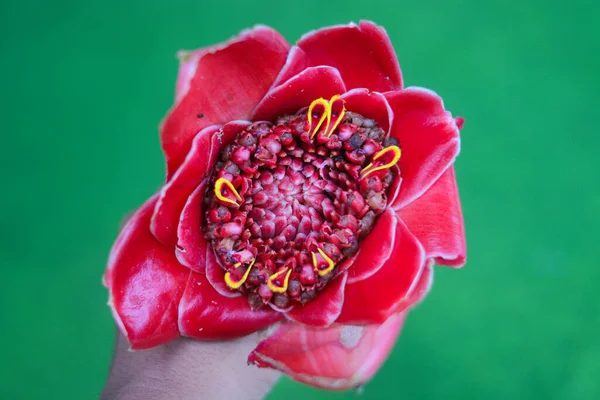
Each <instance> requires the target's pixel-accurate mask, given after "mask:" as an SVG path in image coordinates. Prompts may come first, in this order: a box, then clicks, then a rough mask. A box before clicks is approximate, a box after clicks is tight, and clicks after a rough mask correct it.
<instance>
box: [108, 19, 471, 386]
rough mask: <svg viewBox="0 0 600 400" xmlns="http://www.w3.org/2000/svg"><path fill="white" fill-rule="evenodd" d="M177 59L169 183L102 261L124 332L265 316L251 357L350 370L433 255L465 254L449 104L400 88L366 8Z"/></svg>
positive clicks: (335, 379)
mask: <svg viewBox="0 0 600 400" xmlns="http://www.w3.org/2000/svg"><path fill="white" fill-rule="evenodd" d="M180 58H181V67H180V71H179V76H178V78H177V89H176V101H175V105H174V106H173V108H172V109H171V111H170V112H169V114H168V115H167V117H166V119H165V120H164V121H163V124H162V127H161V141H162V147H163V150H164V152H165V156H166V160H167V181H166V183H165V185H164V186H163V187H162V189H161V190H160V192H159V193H157V194H156V195H154V196H152V197H151V198H150V199H149V200H148V201H147V202H146V203H145V204H144V205H143V206H141V207H140V209H139V210H138V211H137V212H136V213H135V214H134V215H133V216H132V217H131V219H130V220H129V222H128V223H127V224H126V226H125V227H124V228H123V230H122V232H121V234H120V235H119V238H118V239H117V241H116V243H115V245H114V247H113V249H112V251H111V254H110V259H109V262H108V268H107V271H106V274H105V283H106V286H107V287H108V288H109V292H110V301H109V303H110V305H111V308H112V311H113V314H114V318H115V320H116V321H117V323H118V325H119V327H120V329H121V330H122V331H123V333H124V334H125V335H126V336H127V338H128V340H129V342H130V343H131V347H132V348H133V349H144V348H148V347H152V346H157V345H159V344H161V343H164V342H167V341H169V340H172V339H175V338H176V337H178V336H180V335H183V336H188V337H193V338H197V339H202V340H211V339H227V338H234V337H238V336H242V335H247V334H250V333H252V332H255V331H258V330H263V329H265V328H268V327H271V329H270V330H269V334H268V336H267V337H266V339H264V340H263V341H262V342H261V343H260V344H259V345H258V347H257V348H256V349H255V350H254V351H253V352H252V353H251V354H250V356H249V361H250V362H252V363H254V364H256V365H258V366H260V367H270V368H276V369H279V370H281V371H283V372H284V373H286V374H288V375H290V376H291V377H292V378H294V379H296V380H299V381H301V382H305V383H308V384H311V385H314V386H319V387H324V388H332V389H343V388H350V387H354V386H357V385H359V384H361V383H364V382H365V381H366V380H368V379H369V378H370V377H371V376H372V375H373V374H374V372H375V371H376V370H377V369H378V367H379V366H380V365H381V363H382V362H383V360H384V359H385V358H386V356H387V354H388V353H389V351H390V349H391V347H392V346H393V343H394V341H395V339H396V337H397V335H398V333H399V331H400V328H401V326H402V323H403V320H404V317H405V314H406V311H407V310H408V309H409V308H410V307H411V306H413V305H414V304H416V303H417V302H418V301H419V300H421V299H422V298H423V296H424V295H425V294H426V293H427V291H428V290H429V288H430V286H431V281H432V275H433V272H432V266H433V263H434V262H435V263H437V264H441V265H450V266H455V267H459V266H462V265H463V264H464V262H465V237H464V227H463V218H462V211H461V206H460V201H459V197H458V191H457V187H456V181H455V176H454V168H453V163H454V160H455V158H456V156H457V154H458V152H459V148H460V139H459V128H460V127H461V125H462V119H461V118H456V119H454V118H452V116H451V115H450V113H449V112H447V111H445V109H444V105H443V103H442V99H441V98H440V97H439V96H438V95H436V94H435V93H433V92H431V91H429V90H427V89H422V88H407V89H403V88H402V77H401V74H400V68H399V65H398V62H397V59H396V55H395V53H394V50H393V48H392V45H391V43H390V41H389V39H388V37H387V35H386V33H385V31H384V30H383V29H382V28H381V27H378V26H376V25H374V24H373V23H371V22H361V23H360V24H359V25H358V26H357V25H355V24H350V25H347V26H335V27H331V28H325V29H321V30H318V31H315V32H310V33H308V34H306V35H305V36H303V37H302V38H301V39H300V41H299V42H298V44H297V45H296V46H293V47H290V45H289V44H288V43H287V42H286V41H285V39H284V38H283V37H282V36H281V35H279V34H278V33H277V32H275V31H274V30H272V29H270V28H267V27H264V26H258V27H256V28H254V29H252V30H249V31H244V32H242V33H241V34H240V36H238V37H236V38H234V39H232V40H230V41H229V42H226V43H224V44H221V45H218V46H214V47H210V48H206V49H201V50H196V51H192V52H189V53H182V54H181V56H180ZM251 121H255V122H251ZM265 121H268V122H265ZM276 323H280V324H277V325H274V324H276Z"/></svg>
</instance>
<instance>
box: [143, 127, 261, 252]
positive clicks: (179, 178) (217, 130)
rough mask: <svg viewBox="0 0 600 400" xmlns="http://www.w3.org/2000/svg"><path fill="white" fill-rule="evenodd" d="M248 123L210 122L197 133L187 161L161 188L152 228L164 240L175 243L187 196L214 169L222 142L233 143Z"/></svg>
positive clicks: (167, 244)
mask: <svg viewBox="0 0 600 400" xmlns="http://www.w3.org/2000/svg"><path fill="white" fill-rule="evenodd" d="M248 125H250V122H248V121H232V122H229V123H227V124H225V125H223V126H222V127H221V126H219V125H213V126H209V127H208V128H205V129H203V130H202V131H200V133H198V135H196V137H195V138H194V140H193V141H192V148H191V149H190V152H189V153H188V155H187V156H186V158H185V161H184V162H183V164H181V166H180V167H179V169H178V170H177V172H176V173H175V175H173V178H172V179H171V180H170V181H169V182H167V183H166V184H165V185H164V186H163V188H162V190H161V191H160V198H159V199H158V203H157V204H156V210H155V211H154V215H153V216H152V222H151V223H150V230H151V231H152V233H153V234H154V236H156V238H157V239H158V240H160V241H161V243H163V244H164V245H166V246H170V247H174V246H175V244H176V243H177V226H178V225H179V220H180V218H181V212H182V210H183V207H184V205H185V204H186V202H187V200H188V197H189V196H190V195H191V194H192V192H193V191H194V190H195V189H196V188H197V187H198V185H199V184H200V182H202V180H203V179H204V178H206V176H207V175H209V174H210V173H211V172H212V168H213V166H214V164H215V163H216V161H217V158H218V156H219V152H220V151H221V149H222V148H223V146H225V145H226V144H228V143H230V142H231V141H232V140H233V139H234V138H235V137H236V136H237V134H238V133H239V132H240V131H242V130H243V129H245V128H246V127H247V126H248Z"/></svg>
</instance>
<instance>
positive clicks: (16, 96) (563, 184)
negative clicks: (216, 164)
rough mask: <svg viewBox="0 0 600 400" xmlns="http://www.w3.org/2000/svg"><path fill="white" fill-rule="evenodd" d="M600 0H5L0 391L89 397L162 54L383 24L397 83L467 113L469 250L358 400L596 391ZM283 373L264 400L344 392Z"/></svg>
mask: <svg viewBox="0 0 600 400" xmlns="http://www.w3.org/2000/svg"><path fill="white" fill-rule="evenodd" d="M599 4H600V3H598V2H596V1H592V0H590V1H584V0H571V1H568V2H553V1H526V2H522V1H517V0H511V1H477V0H463V1H458V2H448V1H430V0H422V1H418V2H413V1H397V0H390V1H383V0H379V1H376V0H369V1H360V0H346V1H323V0H318V1H315V0H302V1H300V2H281V1H263V2H250V1H248V2H242V1H223V0H221V1H212V0H211V1H201V0H196V1H168V2H167V1H148V0H145V1H141V0H135V1H116V0H105V1H76V0H60V1H59V0H57V1H47V2H42V1H33V0H21V1H14V0H8V1H2V3H1V5H0V50H1V53H0V54H1V55H0V59H1V61H0V93H1V98H0V102H1V107H0V110H1V111H0V112H1V118H2V119H1V121H2V125H1V126H2V128H1V135H2V141H1V145H0V146H1V150H0V151H1V156H0V166H1V171H2V196H1V198H0V217H1V223H2V227H1V231H0V271H1V278H2V289H1V290H0V304H1V308H2V314H1V315H2V317H1V321H2V322H1V326H2V329H1V330H0V338H1V339H2V343H3V345H2V348H3V350H2V355H1V356H0V382H1V384H0V397H1V398H3V399H42V398H43V399H87V398H94V397H97V396H98V395H99V393H100V391H101V389H102V386H103V383H104V380H105V377H106V374H107V368H108V364H109V360H110V357H111V352H112V343H113V336H114V335H113V333H114V327H113V323H112V319H111V317H110V314H109V311H108V308H107V307H106V306H105V303H106V298H107V294H106V292H105V289H104V288H103V287H102V286H101V285H100V276H101V274H102V271H103V268H104V265H105V260H106V257H107V252H108V249H109V247H110V245H111V244H112V241H113V239H114V238H115V235H116V234H117V227H118V225H119V222H120V220H121V218H122V216H123V215H124V214H125V213H127V212H128V211H130V210H132V209H134V208H135V207H136V206H138V205H139V204H140V203H141V202H142V201H143V200H144V199H145V198H146V197H148V196H149V195H150V194H151V193H153V192H154V191H155V190H156V189H157V188H158V186H159V185H160V184H161V182H162V179H163V175H164V169H163V168H164V167H163V160H162V154H161V151H160V147H159V142H158V135H157V125H158V122H159V120H160V119H161V118H162V116H163V115H164V113H165V112H166V111H167V109H168V108H169V106H170V105H171V102H172V96H173V88H174V80H175V73H176V69H177V62H176V60H175V57H174V54H175V52H176V50H178V49H180V48H194V47H200V46H206V45H209V44H212V43H215V42H218V41H222V40H224V39H227V38H228V37H230V36H232V35H234V34H235V33H237V32H238V31H239V30H241V29H243V28H245V27H248V26H251V25H254V24H256V23H265V24H268V25H271V26H273V27H275V28H276V29H278V30H279V31H281V32H282V33H283V34H284V35H285V36H286V37H287V38H288V39H289V40H290V41H292V42H293V41H295V40H296V39H297V38H298V37H299V36H300V35H301V34H302V33H303V32H305V31H307V30H311V29H315V28H318V27H321V26H324V25H329V24H334V23H346V22H348V21H350V20H358V19H361V18H367V19H372V20H374V21H376V22H378V23H379V24H382V25H384V26H385V27H386V28H387V30H388V32H389V34H390V36H391V38H392V41H393V43H394V46H395V48H396V51H397V52H398V56H399V58H400V63H401V66H402V69H403V73H404V77H405V82H406V83H407V84H408V85H419V86H426V87H429V88H432V89H434V90H435V91H437V92H438V93H440V94H441V95H442V96H443V97H444V99H445V103H446V106H447V107H448V109H450V110H451V111H452V112H453V113H455V114H458V115H463V116H465V117H466V120H467V122H466V125H465V129H464V130H463V146H462V149H463V150H462V155H461V156H460V157H459V160H458V163H457V171H458V178H459V184H460V189H461V195H462V200H463V206H464V211H465V218H466V224H467V235H468V244H469V262H468V264H467V267H466V268H465V269H463V270H458V271H457V270H450V269H442V268H438V269H437V270H436V272H437V275H436V282H435V286H434V290H433V291H432V293H431V294H430V296H429V297H428V299H427V300H426V301H425V302H424V303H423V304H422V305H421V306H420V307H418V308H417V309H416V310H415V311H414V312H413V313H412V314H411V316H410V317H409V319H408V323H407V325H406V328H405V330H404V333H403V335H402V337H401V340H400V341H399V342H398V344H397V346H396V347H395V349H394V351H393V354H392V356H391V358H390V359H389V360H388V361H387V363H386V364H385V366H384V367H383V369H382V370H381V371H380V372H379V374H378V375H377V376H376V377H375V379H374V380H373V381H372V382H371V383H370V384H369V385H367V386H366V388H365V389H364V392H363V394H362V396H360V398H361V399H383V398H399V399H400V398H401V399H446V398H456V399H515V398H519V399H598V398H600V379H599V378H600V376H599V375H600V341H599V340H598V338H599V337H600V332H599V330H600V301H599V300H598V296H599V293H600V283H599V282H600V268H598V266H597V264H596V261H597V256H596V253H595V251H594V249H595V248H598V239H599V238H600V235H599V234H598V226H599V225H600V212H599V209H600V187H599V186H600V178H599V177H598V171H599V163H598V157H597V152H598V147H599V145H600V135H599V133H600V132H599V131H598V117H597V116H598V109H599V107H600V104H599V102H598V91H599V90H600V81H599V76H600V74H599V72H600V56H599V54H600V29H599V28H598V19H599V16H600V13H599V11H600V6H599ZM355 396H356V394H355V393H341V394H340V393H334V394H331V393H325V392H320V391H317V390H313V389H309V388H306V387H304V386H301V385H299V384H296V383H293V382H291V381H289V380H285V379H284V380H282V381H281V382H280V383H279V384H278V385H277V387H276V388H275V390H274V392H273V393H272V394H271V396H270V399H273V400H274V399H284V398H285V399H301V398H302V399H307V398H311V399H353V398H355Z"/></svg>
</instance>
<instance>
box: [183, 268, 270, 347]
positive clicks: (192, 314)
mask: <svg viewBox="0 0 600 400" xmlns="http://www.w3.org/2000/svg"><path fill="white" fill-rule="evenodd" d="M281 318H282V314H280V313H278V312H275V311H273V310H271V309H270V308H269V307H264V308H263V309H261V310H257V311H252V310H250V306H249V305H248V300H247V299H246V297H236V298H231V297H223V296H221V295H220V294H219V293H217V292H216V291H215V290H214V289H213V287H212V285H211V284H210V283H209V282H208V280H207V279H206V276H205V275H202V274H198V273H195V272H191V274H190V278H189V281H188V283H187V286H186V288H185V292H184V293H183V297H182V298H181V302H180V303H179V330H180V332H181V334H182V335H184V336H189V337H193V338H196V339H205V340H223V339H233V338H236V337H240V336H245V335H249V334H250V333H253V332H256V331H259V330H261V329H265V328H267V327H268V326H269V325H271V324H273V323H275V322H277V321H279V320H280V319H281Z"/></svg>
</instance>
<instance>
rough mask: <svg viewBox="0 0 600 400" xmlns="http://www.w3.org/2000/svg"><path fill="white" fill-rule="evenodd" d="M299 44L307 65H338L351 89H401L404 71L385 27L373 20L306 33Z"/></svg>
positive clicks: (383, 90) (379, 90) (384, 90)
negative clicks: (401, 71)
mask: <svg viewBox="0 0 600 400" xmlns="http://www.w3.org/2000/svg"><path fill="white" fill-rule="evenodd" d="M298 46H299V47H300V48H301V49H302V50H304V52H305V53H306V55H307V57H308V65H309V66H314V65H330V66H332V67H335V68H337V69H338V70H339V71H340V74H341V75H342V78H343V79H344V83H345V84H346V87H347V88H348V89H353V88H367V89H370V90H373V91H377V92H386V91H388V90H399V89H402V74H401V73H400V65H399V64H398V59H397V57H396V53H395V52H394V48H393V47H392V44H391V43H390V39H389V37H388V36H387V33H386V32H385V30H384V29H383V28H382V27H380V26H377V25H375V24H374V23H372V22H368V21H362V22H361V23H360V24H359V25H358V26H356V25H355V24H353V23H351V24H349V25H339V26H332V27H329V28H324V29H319V30H317V31H314V32H310V33H308V34H306V35H304V36H303V37H302V38H301V39H300V41H298Z"/></svg>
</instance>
